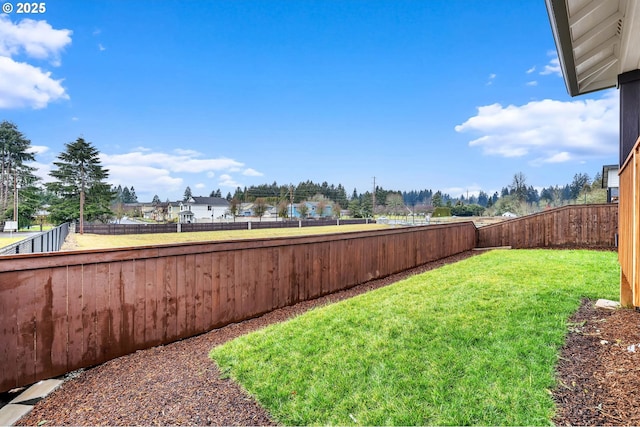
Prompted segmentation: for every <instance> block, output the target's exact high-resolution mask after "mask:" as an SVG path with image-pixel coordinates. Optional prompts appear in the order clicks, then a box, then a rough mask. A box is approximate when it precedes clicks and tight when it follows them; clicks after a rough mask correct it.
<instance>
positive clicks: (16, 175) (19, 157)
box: [0, 121, 36, 221]
mask: <svg viewBox="0 0 640 427" xmlns="http://www.w3.org/2000/svg"><path fill="white" fill-rule="evenodd" d="M30 147H31V141H29V140H28V139H27V138H25V136H24V135H23V134H22V132H20V131H19V130H18V127H17V126H16V125H15V124H13V123H11V122H7V121H3V122H2V123H0V221H1V220H3V219H4V218H5V217H9V216H8V215H9V214H10V215H12V216H14V208H15V206H16V204H17V203H18V202H19V201H20V194H18V199H17V200H15V194H16V193H17V192H18V191H16V189H17V188H20V187H21V184H22V185H27V186H28V185H30V183H33V182H35V181H36V178H35V175H34V174H33V172H34V169H33V168H31V167H29V166H27V165H25V162H29V161H34V160H35V156H34V155H33V154H32V153H31V152H29V148H30ZM22 178H24V182H20V181H21V180H22ZM9 208H10V209H11V212H10V213H9V212H7V209H9ZM19 212H20V207H19V206H18V213H19ZM14 220H16V221H19V218H14Z"/></svg>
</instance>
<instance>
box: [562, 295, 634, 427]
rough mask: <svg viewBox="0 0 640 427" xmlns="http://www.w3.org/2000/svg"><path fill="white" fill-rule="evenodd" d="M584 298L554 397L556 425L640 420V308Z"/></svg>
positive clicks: (627, 423)
mask: <svg viewBox="0 0 640 427" xmlns="http://www.w3.org/2000/svg"><path fill="white" fill-rule="evenodd" d="M594 304H595V301H589V300H584V301H583V302H582V305H581V307H580V309H579V310H578V311H577V312H576V313H575V314H574V315H573V317H572V318H571V319H570V320H569V322H570V323H569V325H570V328H569V335H568V336H567V340H566V343H565V346H564V347H563V349H562V352H561V356H560V360H559V363H558V367H557V382H558V386H557V388H556V389H555V390H554V393H553V397H554V400H555V401H556V405H557V408H558V411H557V414H556V417H555V419H554V420H553V421H554V423H555V424H556V425H617V426H630V425H640V396H639V395H638V390H639V389H640V312H638V311H636V310H633V309H618V310H615V311H611V310H605V309H597V308H595V305H594Z"/></svg>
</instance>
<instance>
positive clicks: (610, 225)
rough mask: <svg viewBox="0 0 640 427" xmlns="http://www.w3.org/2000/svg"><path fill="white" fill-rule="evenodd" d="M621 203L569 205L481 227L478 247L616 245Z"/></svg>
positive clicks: (611, 246)
mask: <svg viewBox="0 0 640 427" xmlns="http://www.w3.org/2000/svg"><path fill="white" fill-rule="evenodd" d="M617 232H618V205H617V204H615V203H614V204H603V205H569V206H563V207H561V208H557V209H552V210H549V211H545V212H540V213H537V214H534V215H528V216H524V217H521V218H514V219H511V220H508V221H504V222H501V223H498V224H493V225H487V226H484V227H481V228H479V229H478V247H480V248H490V247H498V246H511V247H512V248H516V249H524V248H549V247H563V246H573V247H575V246H582V247H592V248H615V246H616V236H617Z"/></svg>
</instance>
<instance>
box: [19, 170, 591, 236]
mask: <svg viewBox="0 0 640 427" xmlns="http://www.w3.org/2000/svg"><path fill="white" fill-rule="evenodd" d="M585 194H586V193H585ZM585 197H586V196H585ZM13 220H14V221H18V170H17V168H15V167H14V168H13ZM16 224H17V223H16ZM17 227H18V228H20V227H19V226H17Z"/></svg>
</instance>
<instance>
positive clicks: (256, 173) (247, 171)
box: [242, 168, 264, 176]
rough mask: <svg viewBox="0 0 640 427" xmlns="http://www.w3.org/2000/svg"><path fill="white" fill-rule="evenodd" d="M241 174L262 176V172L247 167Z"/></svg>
mask: <svg viewBox="0 0 640 427" xmlns="http://www.w3.org/2000/svg"><path fill="white" fill-rule="evenodd" d="M242 175H244V176H263V175H264V174H263V173H262V172H258V171H257V170H255V169H252V168H248V169H245V170H244V172H242Z"/></svg>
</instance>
